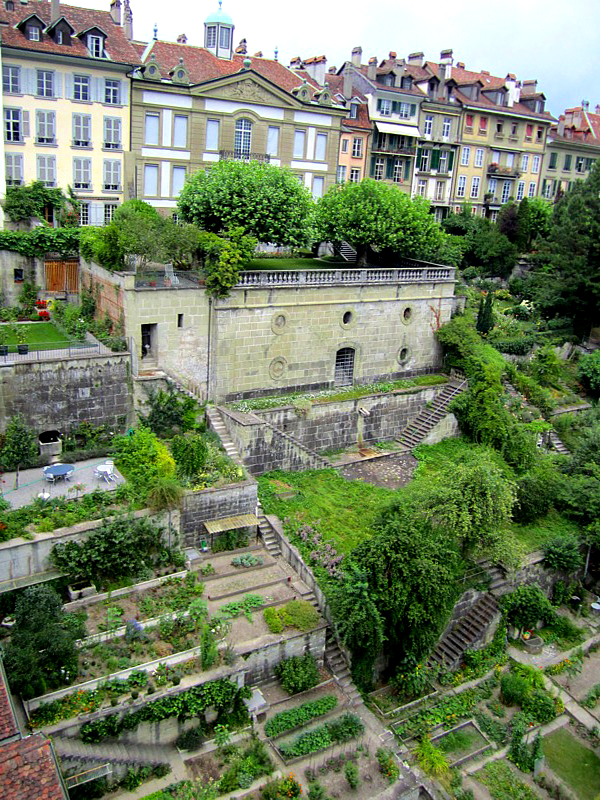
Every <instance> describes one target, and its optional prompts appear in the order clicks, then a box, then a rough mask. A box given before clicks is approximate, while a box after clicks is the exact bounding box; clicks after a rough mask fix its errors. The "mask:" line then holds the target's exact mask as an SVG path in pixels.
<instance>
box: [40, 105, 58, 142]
mask: <svg viewBox="0 0 600 800" xmlns="http://www.w3.org/2000/svg"><path fill="white" fill-rule="evenodd" d="M35 127H36V135H35V139H36V142H37V144H54V143H55V141H56V114H55V113H54V111H36V112H35Z"/></svg>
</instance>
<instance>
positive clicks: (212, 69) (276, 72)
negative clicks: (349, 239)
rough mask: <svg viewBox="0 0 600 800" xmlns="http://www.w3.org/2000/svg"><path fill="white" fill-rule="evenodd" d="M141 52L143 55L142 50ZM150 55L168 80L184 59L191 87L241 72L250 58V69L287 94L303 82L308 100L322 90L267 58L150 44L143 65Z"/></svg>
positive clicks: (306, 76) (299, 73)
mask: <svg viewBox="0 0 600 800" xmlns="http://www.w3.org/2000/svg"><path fill="white" fill-rule="evenodd" d="M136 49H137V50H138V52H139V50H140V45H139V44H137V45H136ZM141 52H142V53H143V52H144V50H142V51H141ZM153 54H154V56H155V63H156V65H157V66H158V67H159V68H160V72H161V75H162V77H163V78H164V79H168V78H169V72H171V71H172V70H174V69H175V67H177V66H178V65H179V63H180V59H183V66H184V67H185V68H186V70H187V72H188V75H189V78H190V83H204V82H206V81H210V80H215V79H216V78H223V77H225V76H227V75H235V74H236V73H237V72H241V71H242V69H243V68H244V61H245V60H246V59H248V58H249V59H250V69H252V70H254V71H255V72H257V73H258V74H259V75H262V76H263V78H266V79H267V80H268V81H271V83H274V84H275V85H276V86H279V87H280V88H281V89H284V90H285V91H286V92H291V91H292V90H293V89H297V88H299V87H300V86H302V83H303V82H304V81H306V83H307V85H308V87H309V90H310V92H311V97H312V95H313V94H314V92H315V91H319V90H320V89H321V87H320V86H319V84H318V83H317V82H316V81H315V80H313V78H312V77H311V76H310V75H309V74H308V72H306V71H305V70H291V69H288V68H287V67H285V66H284V65H283V64H281V63H280V62H279V61H274V60H273V59H270V58H256V57H250V56H245V55H237V54H236V55H234V56H233V58H232V59H231V60H229V59H224V58H217V57H216V56H215V55H213V54H212V53H211V52H210V51H208V50H206V49H205V48H204V47H195V46H193V45H189V44H179V43H175V42H163V41H155V42H152V46H151V48H150V49H149V51H148V53H147V55H146V58H145V59H144V64H148V63H150V60H151V57H152V55H153Z"/></svg>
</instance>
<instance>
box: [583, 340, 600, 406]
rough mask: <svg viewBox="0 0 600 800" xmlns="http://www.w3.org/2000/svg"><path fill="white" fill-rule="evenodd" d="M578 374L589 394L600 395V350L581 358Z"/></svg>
mask: <svg viewBox="0 0 600 800" xmlns="http://www.w3.org/2000/svg"><path fill="white" fill-rule="evenodd" d="M578 374H579V380H580V381H581V382H582V384H583V385H584V386H585V388H586V390H587V391H588V392H589V394H591V395H592V396H594V397H598V396H600V350H594V352H593V353H590V354H589V355H586V356H582V357H581V358H580V359H579V365H578Z"/></svg>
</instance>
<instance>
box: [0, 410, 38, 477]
mask: <svg viewBox="0 0 600 800" xmlns="http://www.w3.org/2000/svg"><path fill="white" fill-rule="evenodd" d="M37 456H38V445H37V437H36V435H35V433H34V431H33V430H32V429H31V428H30V427H29V426H28V425H27V424H26V422H25V420H24V418H23V416H22V415H21V414H15V415H14V417H11V418H10V420H9V422H8V425H7V426H6V433H5V434H4V442H3V443H2V450H1V451H0V459H1V460H2V466H3V467H4V469H6V470H11V471H12V470H15V472H16V476H15V489H18V487H19V470H20V469H21V467H29V466H31V465H32V464H33V463H35V460H36V458H37Z"/></svg>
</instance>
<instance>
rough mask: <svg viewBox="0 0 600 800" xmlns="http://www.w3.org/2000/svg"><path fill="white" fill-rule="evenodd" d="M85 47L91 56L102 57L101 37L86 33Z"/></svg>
mask: <svg viewBox="0 0 600 800" xmlns="http://www.w3.org/2000/svg"><path fill="white" fill-rule="evenodd" d="M87 48H88V50H89V51H90V55H91V56H92V58H102V56H103V54H104V41H103V39H102V37H101V36H96V35H95V34H91V33H90V34H88V37H87Z"/></svg>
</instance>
